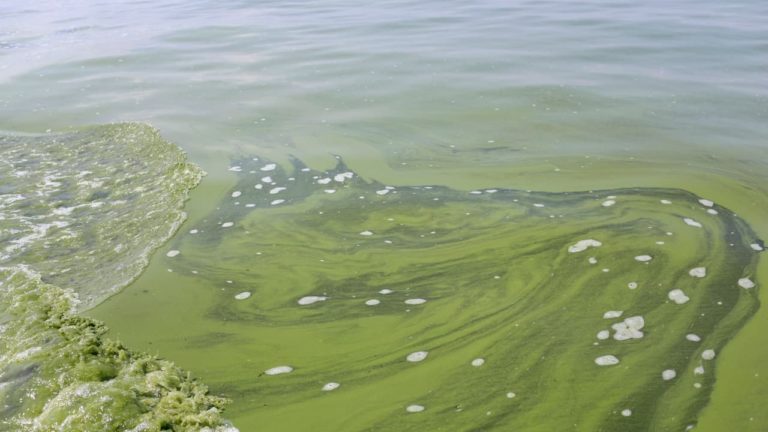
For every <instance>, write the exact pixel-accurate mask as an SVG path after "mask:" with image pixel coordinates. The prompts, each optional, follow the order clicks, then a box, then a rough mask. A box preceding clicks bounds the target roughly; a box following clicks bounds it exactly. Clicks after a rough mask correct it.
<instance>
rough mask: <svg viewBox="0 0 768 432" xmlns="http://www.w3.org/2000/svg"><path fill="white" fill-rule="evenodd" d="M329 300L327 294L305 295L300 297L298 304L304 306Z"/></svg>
mask: <svg viewBox="0 0 768 432" xmlns="http://www.w3.org/2000/svg"><path fill="white" fill-rule="evenodd" d="M326 300H328V297H325V296H313V295H312V296H304V297H302V298H300V299H299V301H298V302H297V303H298V304H300V305H302V306H306V305H311V304H313V303H317V302H322V301H326Z"/></svg>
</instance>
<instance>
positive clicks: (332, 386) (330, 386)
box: [321, 382, 341, 392]
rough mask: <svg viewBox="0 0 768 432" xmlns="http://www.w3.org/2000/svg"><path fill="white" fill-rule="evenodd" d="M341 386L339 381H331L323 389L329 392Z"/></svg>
mask: <svg viewBox="0 0 768 432" xmlns="http://www.w3.org/2000/svg"><path fill="white" fill-rule="evenodd" d="M339 387H341V384H339V383H337V382H329V383H328V384H326V385H324V386H323V388H322V389H321V390H322V391H326V392H327V391H333V390H336V389H337V388H339Z"/></svg>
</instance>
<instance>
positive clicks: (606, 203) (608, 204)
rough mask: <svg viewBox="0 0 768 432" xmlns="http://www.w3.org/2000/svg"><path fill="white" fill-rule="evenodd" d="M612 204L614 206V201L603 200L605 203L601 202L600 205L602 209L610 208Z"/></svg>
mask: <svg viewBox="0 0 768 432" xmlns="http://www.w3.org/2000/svg"><path fill="white" fill-rule="evenodd" d="M614 204H616V201H615V200H605V201H603V203H602V204H601V205H602V206H603V207H610V206H612V205H614Z"/></svg>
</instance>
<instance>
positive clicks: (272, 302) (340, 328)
mask: <svg viewBox="0 0 768 432" xmlns="http://www.w3.org/2000/svg"><path fill="white" fill-rule="evenodd" d="M0 146H2V147H3V152H2V155H0V158H2V160H0V162H2V163H1V164H0V178H2V184H0V215H2V218H0V238H2V240H3V242H2V255H1V256H0V267H1V268H0V310H2V312H0V400H1V401H2V405H1V406H0V410H1V411H0V415H1V417H2V420H1V421H0V430H9V431H10V430H14V431H15V430H22V431H49V430H50V431H53V430H60V431H70V430H71V431H75V430H78V431H79V430H88V431H111V430H120V431H152V430H177V431H184V430H212V429H216V430H234V428H232V427H231V426H228V425H227V424H226V423H225V422H223V421H222V419H221V414H220V412H221V409H222V408H223V407H224V405H225V403H226V401H225V400H224V399H222V398H220V397H216V396H212V395H209V394H208V392H207V388H206V387H205V386H203V385H202V384H200V383H199V382H197V381H195V380H194V379H192V378H191V377H190V375H189V374H187V373H185V372H183V371H182V370H181V369H179V368H177V367H176V366H174V365H173V364H171V363H170V362H168V361H165V360H160V359H157V358H154V357H152V356H150V355H147V354H141V353H137V352H135V351H130V350H129V349H127V348H126V347H124V346H123V345H121V344H119V343H116V342H112V341H110V340H108V339H106V338H105V337H104V333H105V332H106V328H105V327H104V326H102V325H101V324H99V323H97V322H95V321H93V320H91V319H89V318H84V317H81V316H79V315H77V314H76V310H77V309H78V308H80V309H81V310H83V309H87V308H90V307H92V306H94V305H96V304H97V303H99V302H101V301H102V300H103V299H105V298H106V297H108V296H110V295H111V294H113V293H115V292H116V291H117V290H118V289H120V288H121V287H123V286H125V285H126V284H128V283H129V282H130V281H131V280H132V279H133V278H134V277H136V276H137V274H138V273H139V272H140V271H141V270H142V269H143V268H144V267H145V265H146V262H147V256H148V254H150V253H151V252H152V251H153V250H154V249H155V248H157V247H158V246H160V245H161V244H162V243H163V242H165V241H166V239H168V238H169V237H170V236H171V235H172V234H173V233H174V231H175V230H176V229H177V227H178V226H179V225H180V223H181V222H182V221H183V219H184V214H183V213H182V212H181V211H180V208H181V206H182V204H183V202H184V201H185V200H186V198H187V193H188V191H189V189H190V188H192V187H194V186H195V185H196V184H197V183H198V182H199V180H200V177H201V172H200V171H199V169H197V168H196V167H194V166H193V165H190V164H188V163H186V162H185V161H184V157H183V154H182V153H181V152H180V151H179V150H178V148H176V147H175V146H173V145H171V144H169V143H167V142H165V141H164V140H162V139H161V138H160V137H159V135H158V133H157V132H156V131H155V130H153V129H151V128H149V127H147V126H142V125H135V124H127V125H125V124H124V125H111V126H103V127H96V128H90V129H85V130H83V131H81V132H74V133H70V134H58V135H57V134H53V135H46V136H42V137H19V136H16V137H4V138H0ZM285 168H287V167H283V166H280V165H278V164H276V163H272V162H269V161H263V160H259V159H258V158H243V159H241V160H238V161H235V163H233V165H232V166H231V168H230V170H231V171H232V172H233V173H234V174H235V175H236V176H237V178H238V181H237V184H236V186H235V187H234V188H232V189H231V190H230V191H228V192H227V197H226V198H225V199H223V200H222V202H221V203H220V204H219V206H218V207H217V209H216V210H214V211H213V212H212V213H211V214H209V215H208V216H207V218H205V219H202V220H199V221H197V222H195V223H194V224H191V225H189V226H185V227H184V232H183V233H181V234H179V235H176V236H175V237H174V238H173V240H172V241H171V242H170V243H169V244H168V245H167V246H165V247H163V248H162V249H161V251H162V254H161V255H160V257H158V260H159V261H162V264H165V265H166V266H167V267H168V270H170V273H167V275H168V276H167V277H169V278H174V279H172V280H173V281H174V286H172V287H159V292H160V293H167V295H169V296H170V295H175V293H178V292H180V291H179V290H180V289H182V291H183V290H186V289H188V293H189V295H188V296H186V297H185V298H179V299H176V301H174V302H171V303H168V302H160V301H156V302H155V301H151V303H153V304H152V305H150V306H148V307H146V309H142V310H140V311H139V312H137V313H139V314H140V316H141V319H142V322H141V323H139V322H134V324H131V325H135V326H136V328H150V329H151V332H150V331H148V332H147V334H146V335H145V336H144V337H145V338H147V339H150V340H152V339H153V338H154V340H158V341H162V343H164V344H165V345H163V348H164V349H163V351H166V352H168V351H170V352H173V353H174V357H175V358H174V360H178V361H180V362H182V363H183V364H185V365H189V364H195V365H196V367H195V369H198V368H199V369H200V373H201V375H202V376H204V377H205V381H206V384H208V385H210V386H211V387H212V389H213V390H214V392H215V393H218V394H222V395H225V396H227V397H229V398H231V399H232V401H233V404H232V405H231V407H230V410H229V411H228V412H227V417H230V418H232V419H233V421H234V422H235V424H236V425H237V426H238V427H239V428H240V429H241V430H313V431H325V430H327V431H342V430H349V431H356V430H392V431H406V430H451V431H454V430H526V431H533V430H584V431H596V430H604V431H616V430H684V429H686V428H687V427H689V426H691V425H695V423H696V419H697V416H698V413H699V412H700V410H701V409H702V408H703V407H704V406H705V405H706V403H707V401H708V397H709V394H710V392H711V389H712V387H713V385H715V378H714V377H715V374H714V372H715V368H716V365H717V358H718V357H717V356H718V353H719V352H720V350H721V349H722V347H723V346H724V345H725V344H726V343H727V342H728V341H729V340H730V339H731V338H732V337H733V336H734V334H735V333H736V332H737V331H738V330H739V329H740V327H741V326H742V325H743V324H744V323H745V322H746V320H748V319H749V317H750V316H751V315H752V314H753V313H754V312H755V311H756V309H757V307H758V300H757V290H758V288H759V286H758V284H757V281H756V280H755V278H754V275H753V273H754V270H755V265H756V262H757V257H758V253H759V252H760V251H762V248H763V243H762V241H760V240H759V239H757V238H756V236H755V234H754V233H753V232H752V230H751V229H750V228H749V227H748V226H747V225H746V224H745V223H744V221H743V220H741V219H740V218H738V216H736V215H734V214H733V213H732V212H731V211H729V210H728V209H726V208H723V207H720V206H718V205H717V204H716V203H713V202H710V201H708V200H706V199H701V198H700V197H697V196H694V195H692V194H690V193H688V192H685V191H682V190H671V189H622V190H611V191H592V192H572V193H537V192H530V191H518V190H506V189H482V190H473V191H457V190H452V189H448V188H445V187H441V186H390V185H384V184H379V183H377V182H372V181H368V180H366V179H364V178H362V177H361V176H360V175H359V174H358V173H355V172H353V171H352V170H350V169H349V168H348V167H346V166H345V165H344V163H343V162H342V161H341V159H339V161H338V165H337V167H336V168H335V169H334V170H330V171H324V172H321V171H316V170H313V169H311V168H309V167H306V166H304V165H303V164H302V163H301V162H299V161H296V160H294V161H293V166H292V167H290V170H286V169H285ZM201 293H202V294H201ZM193 294H195V295H193ZM129 300H130V298H127V299H125V300H121V299H120V298H119V296H118V298H116V301H114V302H107V303H104V305H103V306H110V304H112V303H114V304H115V305H117V307H120V308H125V307H126V306H130V305H131V303H130V301H129ZM202 302H205V303H202ZM211 302H212V303H211ZM196 311H204V312H202V313H200V314H199V315H194V314H195V313H196ZM176 314H178V315H179V316H182V317H183V319H184V320H185V321H184V322H183V323H182V324H181V327H179V328H173V329H171V330H168V329H164V328H163V327H162V325H161V324H158V323H159V322H160V321H159V318H168V317H170V318H173V316H174V315H176ZM158 317H159V318H158ZM190 317H191V318H190ZM156 319H158V323H155V322H154V321H153V320H156ZM169 322H171V321H169ZM165 332H169V333H170V336H169V335H166V333H165ZM166 336H168V337H169V338H170V339H168V340H166ZM195 369H193V370H195ZM196 372H197V371H196Z"/></svg>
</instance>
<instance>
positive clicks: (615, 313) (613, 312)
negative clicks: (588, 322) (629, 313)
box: [603, 310, 624, 319]
mask: <svg viewBox="0 0 768 432" xmlns="http://www.w3.org/2000/svg"><path fill="white" fill-rule="evenodd" d="M623 313H624V311H616V310H610V311H608V312H606V313H604V314H603V318H604V319H612V318H618V317H620V316H621V314H623Z"/></svg>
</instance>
